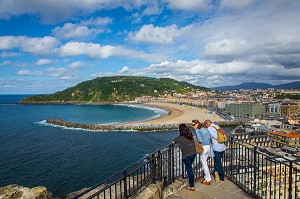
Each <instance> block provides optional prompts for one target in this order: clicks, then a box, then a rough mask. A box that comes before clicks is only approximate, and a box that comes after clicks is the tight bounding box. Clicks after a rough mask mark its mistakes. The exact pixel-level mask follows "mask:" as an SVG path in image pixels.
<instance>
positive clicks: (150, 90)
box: [20, 76, 210, 104]
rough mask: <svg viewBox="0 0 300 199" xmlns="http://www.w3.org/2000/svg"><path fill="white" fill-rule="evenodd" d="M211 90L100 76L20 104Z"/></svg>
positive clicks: (112, 99) (166, 80)
mask: <svg viewBox="0 0 300 199" xmlns="http://www.w3.org/2000/svg"><path fill="white" fill-rule="evenodd" d="M197 90H198V91H208V90H210V89H208V88H205V87H200V86H194V85H192V84H189V83H187V82H179V81H176V80H174V79H170V78H150V77H136V76H111V77H98V78H96V79H93V80H88V81H84V82H81V83H79V84H77V85H76V86H74V87H71V88H67V89H65V90H63V91H59V92H56V93H53V94H49V95H38V96H32V97H27V98H25V99H23V100H22V101H21V102H20V103H24V104H26V103H68V102H70V103H76V102H100V103H102V102H125V101H132V100H134V99H135V98H136V97H141V96H153V97H159V96H162V95H164V94H172V93H180V94H186V93H189V92H195V91H197Z"/></svg>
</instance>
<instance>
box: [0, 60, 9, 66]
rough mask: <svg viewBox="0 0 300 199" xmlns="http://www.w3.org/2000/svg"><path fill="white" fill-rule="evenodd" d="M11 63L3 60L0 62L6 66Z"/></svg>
mask: <svg viewBox="0 0 300 199" xmlns="http://www.w3.org/2000/svg"><path fill="white" fill-rule="evenodd" d="M10 63H11V61H4V62H2V63H0V66H6V65H9V64H10Z"/></svg>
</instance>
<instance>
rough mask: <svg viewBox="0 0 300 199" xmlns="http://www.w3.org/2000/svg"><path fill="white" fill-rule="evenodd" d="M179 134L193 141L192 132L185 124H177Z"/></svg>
mask: <svg viewBox="0 0 300 199" xmlns="http://www.w3.org/2000/svg"><path fill="white" fill-rule="evenodd" d="M179 132H180V135H181V136H184V137H186V138H187V139H189V140H192V139H193V135H192V132H191V131H190V128H189V127H188V126H187V125H186V124H179Z"/></svg>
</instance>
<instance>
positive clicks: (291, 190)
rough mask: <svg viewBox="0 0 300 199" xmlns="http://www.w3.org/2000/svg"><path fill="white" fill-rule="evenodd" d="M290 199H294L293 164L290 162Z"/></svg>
mask: <svg viewBox="0 0 300 199" xmlns="http://www.w3.org/2000/svg"><path fill="white" fill-rule="evenodd" d="M289 163H290V164H289V199H292V192H293V162H292V161H289Z"/></svg>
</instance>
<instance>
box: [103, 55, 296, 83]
mask: <svg viewBox="0 0 300 199" xmlns="http://www.w3.org/2000/svg"><path fill="white" fill-rule="evenodd" d="M278 71H280V73H278ZM102 75H103V74H102ZM126 75H137V76H151V77H169V78H173V79H177V80H179V81H188V82H189V83H193V84H196V85H200V86H205V87H215V86H220V85H237V84H240V83H241V82H245V81H259V80H260V81H263V82H265V81H266V80H267V81H269V82H272V81H274V80H275V79H277V80H275V82H274V83H273V84H278V79H282V80H284V79H286V80H290V77H291V76H293V77H295V78H298V79H299V78H300V68H290V69H287V68H285V67H283V66H281V65H275V64H257V63H251V62H243V61H231V62H227V63H215V62H209V61H205V60H192V61H186V60H177V61H176V62H169V61H164V62H161V63H159V64H151V65H150V66H149V67H146V68H139V69H131V70H128V71H126Z"/></svg>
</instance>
